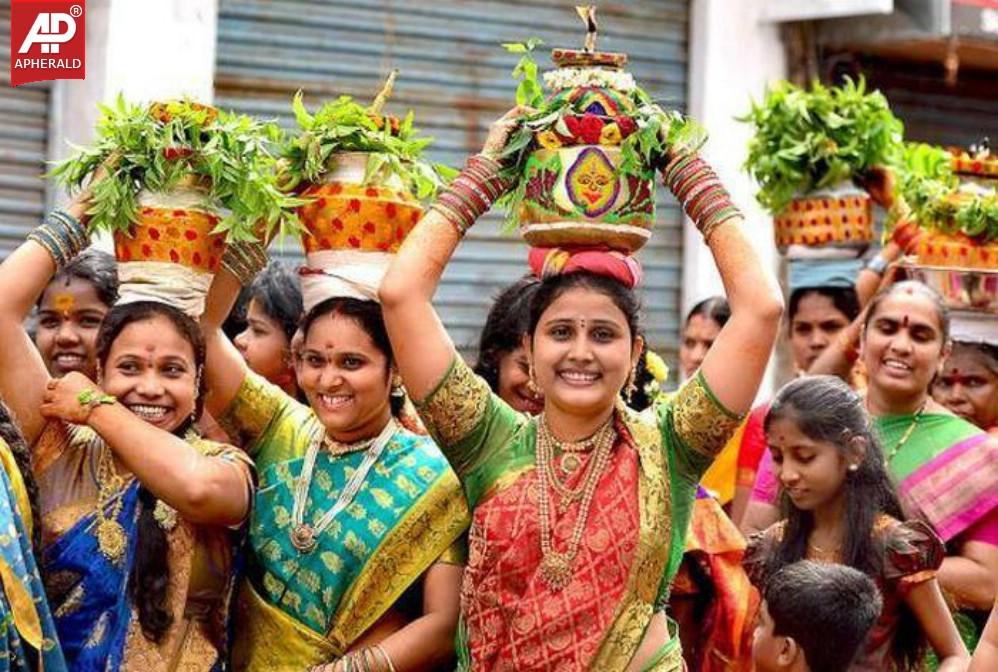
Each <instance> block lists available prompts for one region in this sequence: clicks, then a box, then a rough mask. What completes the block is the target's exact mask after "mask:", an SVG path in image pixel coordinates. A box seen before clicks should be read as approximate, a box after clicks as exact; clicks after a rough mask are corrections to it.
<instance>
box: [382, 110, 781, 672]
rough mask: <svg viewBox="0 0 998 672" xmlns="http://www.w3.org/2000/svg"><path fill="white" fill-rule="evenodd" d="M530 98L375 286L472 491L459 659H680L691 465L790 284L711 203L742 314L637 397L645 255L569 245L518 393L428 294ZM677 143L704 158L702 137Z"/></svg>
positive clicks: (722, 420)
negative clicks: (682, 376) (675, 621)
mask: <svg viewBox="0 0 998 672" xmlns="http://www.w3.org/2000/svg"><path fill="white" fill-rule="evenodd" d="M520 114H522V112H521V111H520V110H515V111H513V112H511V113H510V114H509V115H507V116H506V117H504V118H503V119H502V120H500V121H499V122H498V123H496V124H495V125H494V126H493V127H492V130H491V132H490V134H489V138H488V140H487V141H486V144H485V147H484V149H483V153H482V154H481V155H478V156H475V157H472V158H471V159H470V160H469V166H468V168H466V169H465V171H464V172H463V173H462V175H461V176H459V177H458V178H457V179H456V180H455V182H453V183H452V185H451V187H450V189H449V191H448V192H445V194H444V195H443V196H441V198H440V200H438V204H437V205H435V206H434V208H433V209H431V210H430V211H429V212H428V213H427V214H426V216H424V218H423V219H422V220H421V221H420V223H419V224H418V225H417V226H416V229H415V230H414V231H413V233H412V234H411V235H410V236H409V238H408V239H407V240H406V242H405V243H404V244H403V246H402V249H401V250H400V252H399V255H398V257H397V258H396V259H395V261H394V262H393V264H392V266H391V267H390V269H389V272H388V274H387V275H386V277H385V280H384V282H383V283H382V285H381V292H380V295H381V299H382V303H383V306H384V312H385V320H386V324H387V326H388V329H389V334H390V335H391V336H392V343H393V347H394V349H395V353H396V358H397V361H398V365H399V369H400V371H401V372H402V375H403V378H404V380H405V382H406V386H407V389H408V390H409V391H410V393H412V394H413V396H414V398H415V399H418V400H420V401H419V402H418V404H417V407H418V408H419V409H420V413H421V416H422V417H423V419H424V421H425V422H426V423H427V426H428V427H429V428H431V431H432V432H433V434H434V435H435V436H436V437H437V439H438V442H439V444H440V446H441V447H442V448H443V450H444V451H445V453H446V454H447V456H448V459H449V460H450V461H451V464H452V465H453V466H454V468H455V469H456V471H457V472H458V475H459V477H460V478H461V479H462V483H463V485H464V490H465V493H466V495H467V497H468V501H469V504H470V506H471V508H472V528H471V533H470V548H469V564H468V568H467V570H466V573H465V579H464V584H463V588H462V604H461V609H462V625H461V629H460V632H459V635H458V644H459V651H458V655H459V658H460V660H461V661H462V663H463V668H464V669H469V668H470V669H495V670H507V669H509V670H511V669H519V670H539V669H560V670H566V669H571V670H584V669H594V670H625V669H631V670H640V669H655V670H678V669H680V668H681V665H682V662H681V659H680V652H679V647H678V645H677V641H676V639H675V637H674V636H672V635H671V634H670V632H669V628H668V625H667V620H666V617H665V614H664V611H663V609H664V605H665V601H666V599H667V596H668V589H669V583H670V582H671V579H672V577H673V576H674V574H675V571H676V569H677V567H678V564H679V561H680V558H681V557H682V551H683V547H684V542H685V539H686V527H687V523H688V520H689V514H690V509H691V506H692V503H693V498H694V496H695V492H696V483H697V481H698V479H699V476H700V475H701V474H702V473H703V471H704V470H705V469H706V468H707V467H708V466H709V464H710V462H711V460H712V459H713V456H714V455H715V454H716V453H717V451H718V450H720V448H721V447H722V445H723V444H724V442H725V441H726V440H727V439H728V437H729V436H730V434H731V432H732V431H734V428H735V427H736V426H737V424H738V422H739V415H740V414H742V413H744V412H745V410H747V409H748V407H749V405H750V403H751V401H752V398H753V397H754V395H755V393H756V389H757V386H758V384H759V381H760V379H761V377H762V373H763V370H764V368H765V364H766V361H767V360H768V357H769V352H770V350H771V348H772V345H773V340H774V338H775V335H776V330H777V328H778V323H779V318H780V313H781V310H782V305H781V302H780V298H779V294H778V292H777V291H776V290H775V288H774V283H773V281H772V280H771V279H770V278H769V277H768V276H767V274H766V273H765V272H764V271H763V269H762V267H761V265H760V264H759V262H758V259H757V257H756V256H755V253H754V252H753V251H752V249H751V247H750V245H749V244H748V242H747V240H746V238H745V237H744V236H743V234H742V233H741V230H740V228H739V222H740V219H741V218H740V216H738V215H737V211H736V210H734V208H733V207H732V208H730V209H729V208H724V209H723V210H720V211H715V212H722V213H723V216H718V217H716V218H711V217H703V218H700V219H699V221H698V222H697V223H698V225H699V226H700V227H701V229H702V230H703V231H704V233H705V235H706V239H707V243H708V245H709V246H710V247H711V250H712V251H713V253H714V257H715V259H716V260H717V264H718V267H719V270H720V272H721V276H722V278H723V280H724V284H725V287H726V288H727V291H728V299H729V301H730V303H731V307H732V317H731V319H730V320H729V321H728V323H727V324H726V325H725V328H724V329H723V330H722V332H721V334H720V335H719V336H718V338H717V341H716V342H715V344H714V347H713V348H712V350H711V352H710V353H709V354H708V355H707V358H706V359H705V361H704V363H703V366H702V367H701V370H700V372H699V373H698V374H697V375H696V376H695V377H694V379H692V380H691V381H689V382H688V383H687V384H686V385H685V386H684V387H683V388H682V389H681V390H680V391H679V392H678V393H677V394H676V396H675V398H674V399H673V400H671V401H670V402H668V403H665V404H661V405H659V406H657V407H656V408H655V411H654V412H652V413H647V414H644V415H638V414H635V413H633V412H630V411H628V410H627V409H626V408H621V407H620V405H619V402H618V400H619V398H620V397H619V395H620V391H621V389H622V388H624V386H625V384H626V382H627V379H628V377H629V376H630V374H631V371H632V369H633V368H634V365H635V363H636V361H637V358H638V357H639V356H640V353H641V350H642V339H641V338H640V336H638V316H637V312H638V306H637V299H636V297H635V294H634V291H633V286H634V284H635V280H636V279H637V277H638V275H639V269H638V268H637V267H636V264H635V262H634V261H633V259H631V258H621V257H620V256H619V255H615V254H609V253H600V252H588V253H582V254H577V255H569V258H567V259H564V258H563V259H562V260H563V261H565V262H566V263H564V264H563V265H560V266H561V271H562V272H560V273H558V274H556V275H553V276H550V277H546V278H544V279H543V280H542V282H541V285H540V287H539V288H538V290H537V292H536V293H535V294H534V296H533V298H532V299H531V303H530V321H529V325H528V335H527V336H526V337H525V338H524V347H525V349H526V351H527V356H528V358H529V361H530V363H531V368H532V370H533V372H534V378H535V380H536V383H537V385H538V386H539V387H540V388H541V391H542V392H543V393H544V411H543V413H542V414H541V415H540V416H538V417H536V418H532V417H529V416H526V415H523V414H520V413H518V412H516V411H514V410H513V409H512V408H510V406H509V405H508V404H506V403H505V402H503V401H502V400H501V399H500V398H499V397H498V396H496V395H494V394H492V393H491V391H490V390H489V387H488V385H487V383H486V382H485V381H484V380H482V379H481V378H479V377H477V376H475V375H474V374H473V373H472V371H471V370H470V368H468V367H467V366H466V365H465V364H464V363H463V361H462V360H461V358H460V357H459V356H458V354H457V352H456V351H455V349H454V346H453V344H452V343H451V341H450V339H449V338H448V336H447V333H446V332H445V331H444V329H443V327H442V325H441V323H440V320H439V318H438V316H437V315H436V313H435V311H434V309H433V306H432V303H431V299H432V297H433V294H434V292H435V291H436V288H437V285H438V283H439V281H440V277H441V275H442V273H443V270H444V267H445V266H446V263H447V261H448V260H449V259H450V257H451V255H452V254H453V252H454V250H455V248H456V247H457V245H458V243H459V242H460V240H461V234H462V233H463V231H464V230H465V229H466V227H467V226H469V225H470V224H472V223H473V222H474V220H475V219H476V218H477V217H478V216H480V215H481V214H482V213H483V212H484V210H485V208H486V207H487V206H488V205H489V204H490V203H491V202H492V200H493V199H494V198H495V197H496V196H497V195H498V193H500V192H501V191H502V190H503V188H504V184H503V180H502V179H501V178H500V177H499V173H498V171H499V164H498V163H497V161H496V157H498V156H499V155H500V153H501V151H502V149H503V147H504V145H505V143H506V141H507V138H508V136H509V133H510V132H511V131H512V129H513V128H514V127H515V124H516V123H517V121H516V119H517V117H518V115H520ZM674 159H675V160H681V161H683V162H684V165H687V164H688V166H689V167H690V169H691V170H693V171H694V173H695V174H697V175H701V176H702V177H703V179H705V180H707V179H710V177H709V176H710V175H712V173H710V170H709V168H707V167H706V165H705V164H703V163H702V162H701V161H700V160H699V159H698V158H696V157H693V156H682V157H674ZM666 172H667V174H669V175H672V174H673V173H672V171H670V170H669V169H668V168H667V169H666ZM703 186H706V183H704V185H703ZM711 188H713V189H714V194H715V196H717V197H721V196H723V195H724V192H723V189H722V188H721V187H720V185H719V183H717V182H712V183H711ZM681 193H683V194H685V193H687V192H681ZM471 194H477V195H478V198H471ZM483 194H487V195H490V196H489V197H488V198H487V199H485V200H482V195H483ZM682 200H683V202H684V205H687V206H688V205H689V203H688V202H686V201H685V199H682ZM727 203H728V204H729V205H730V201H727ZM440 204H445V207H440ZM455 208H456V210H455ZM562 256H563V255H562ZM531 257H532V263H531V266H532V268H533V269H534V270H535V272H537V271H538V270H540V269H542V268H543V267H544V266H545V265H547V266H548V267H549V268H550V267H551V264H545V261H547V260H548V255H547V253H546V252H545V251H544V250H542V249H534V250H532V251H531ZM591 268H598V269H599V271H598V272H594V271H593V270H590V269H591ZM736 353H737V354H736Z"/></svg>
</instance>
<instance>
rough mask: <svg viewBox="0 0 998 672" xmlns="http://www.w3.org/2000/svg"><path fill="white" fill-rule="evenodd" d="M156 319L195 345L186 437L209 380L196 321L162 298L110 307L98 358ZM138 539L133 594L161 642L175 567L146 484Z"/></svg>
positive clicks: (145, 626) (183, 428) (146, 626)
mask: <svg viewBox="0 0 998 672" xmlns="http://www.w3.org/2000/svg"><path fill="white" fill-rule="evenodd" d="M154 317H165V318H166V319H168V320H169V321H170V322H171V323H172V324H173V326H174V327H175V328H176V330H177V333H179V334H180V335H181V336H182V337H183V338H184V340H186V341H187V342H188V343H190V344H191V347H192V348H193V349H194V365H195V367H196V368H197V372H198V373H197V380H198V390H197V397H196V401H195V407H194V414H193V416H192V418H191V419H188V420H186V421H185V422H184V423H183V424H181V425H180V426H179V427H177V428H176V429H175V430H174V431H173V434H175V435H176V436H184V435H185V434H186V432H187V430H188V429H190V428H191V426H192V425H193V423H194V420H193V419H194V418H199V417H201V412H202V410H203V409H204V397H205V380H204V376H203V375H201V371H202V368H203V366H204V360H205V343H204V336H203V335H202V333H201V328H200V327H199V326H198V324H197V322H195V321H194V320H192V319H191V318H190V317H188V316H187V315H185V314H184V313H182V312H181V311H179V310H178V309H176V308H174V307H173V306H169V305H166V304H164V303H159V302H157V301H139V302H135V303H127V304H124V305H118V306H114V307H113V308H112V309H111V310H110V311H108V314H107V316H106V317H105V318H104V322H103V323H101V327H100V331H99V332H98V333H97V361H98V362H99V363H100V366H101V369H104V368H105V366H106V364H107V359H108V356H109V355H110V353H111V346H112V345H113V344H114V341H115V340H116V339H117V338H118V336H120V335H121V332H122V331H124V329H125V327H127V326H128V325H130V324H134V323H136V322H142V321H144V320H149V319H152V318H154ZM139 505H140V513H139V522H138V540H137V542H136V548H135V562H134V563H133V565H132V570H131V577H130V580H129V597H130V598H131V599H132V602H133V603H134V604H135V607H136V610H137V611H138V614H139V624H140V625H141V626H142V633H143V634H144V635H145V637H146V638H147V639H149V640H151V641H154V642H159V641H161V640H162V638H163V636H164V635H165V634H166V632H167V630H169V628H170V626H171V625H172V624H173V614H172V613H170V611H169V609H168V604H167V600H168V594H167V591H168V589H169V585H170V565H169V562H168V560H167V552H168V550H169V544H168V542H167V539H166V532H164V531H163V528H162V527H160V525H159V523H157V522H156V519H155V517H154V515H153V513H154V511H155V508H156V497H155V495H153V494H152V493H151V492H149V490H147V489H146V488H145V486H141V487H140V488H139Z"/></svg>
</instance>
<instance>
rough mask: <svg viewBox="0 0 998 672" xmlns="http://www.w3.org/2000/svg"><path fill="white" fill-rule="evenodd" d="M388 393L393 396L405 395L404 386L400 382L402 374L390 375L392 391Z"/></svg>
mask: <svg viewBox="0 0 998 672" xmlns="http://www.w3.org/2000/svg"><path fill="white" fill-rule="evenodd" d="M390 394H391V396H393V397H404V396H405V386H404V385H403V384H402V376H400V375H399V374H397V373H396V374H394V375H393V376H392V391H391V392H390Z"/></svg>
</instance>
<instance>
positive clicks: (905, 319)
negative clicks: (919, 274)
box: [901, 290, 911, 329]
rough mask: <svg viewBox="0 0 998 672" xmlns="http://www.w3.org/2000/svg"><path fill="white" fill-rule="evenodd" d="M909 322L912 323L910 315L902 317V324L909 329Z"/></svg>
mask: <svg viewBox="0 0 998 672" xmlns="http://www.w3.org/2000/svg"><path fill="white" fill-rule="evenodd" d="M906 291H911V290H906ZM909 324H911V318H910V317H909V316H908V315H904V316H903V317H902V318H901V326H902V327H904V328H905V329H907V328H908V325H909Z"/></svg>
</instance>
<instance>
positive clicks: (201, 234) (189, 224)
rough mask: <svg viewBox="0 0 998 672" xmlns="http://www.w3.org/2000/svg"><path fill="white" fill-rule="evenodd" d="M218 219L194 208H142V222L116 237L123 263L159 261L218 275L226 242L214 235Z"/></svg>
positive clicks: (117, 233)
mask: <svg viewBox="0 0 998 672" xmlns="http://www.w3.org/2000/svg"><path fill="white" fill-rule="evenodd" d="M218 222H219V217H218V215H216V214H214V213H210V212H206V211H204V210H198V209H192V208H180V207H178V208H163V207H154V206H140V208H139V222H138V224H135V225H132V226H131V227H130V228H129V230H128V232H127V233H125V232H116V233H115V234H114V254H115V257H116V258H117V259H118V261H119V262H129V261H157V262H164V263H172V264H180V265H182V266H187V267H188V268H191V269H194V270H196V271H202V272H206V273H215V272H216V271H217V270H218V266H219V264H220V263H221V260H222V253H223V252H225V239H224V237H223V236H222V235H219V234H213V233H212V231H213V230H214V229H215V227H216V226H218Z"/></svg>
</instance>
